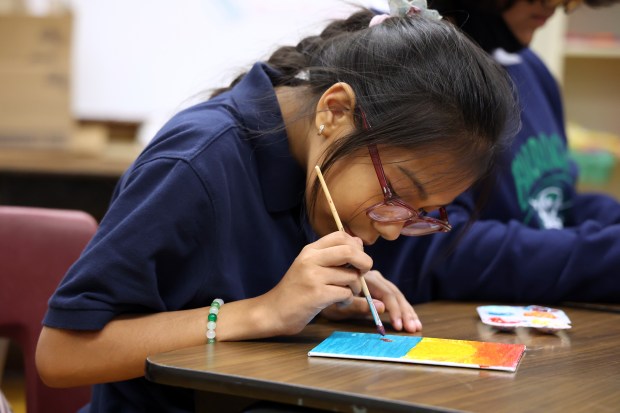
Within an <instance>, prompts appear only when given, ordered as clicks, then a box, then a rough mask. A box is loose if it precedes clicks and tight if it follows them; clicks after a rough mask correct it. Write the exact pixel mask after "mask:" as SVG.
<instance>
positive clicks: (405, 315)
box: [364, 271, 422, 332]
mask: <svg viewBox="0 0 620 413" xmlns="http://www.w3.org/2000/svg"><path fill="white" fill-rule="evenodd" d="M364 276H365V277H366V278H367V279H368V280H369V281H371V284H372V286H373V296H374V297H375V298H378V299H380V300H381V301H383V303H384V304H385V309H386V311H387V312H388V313H389V316H390V323H391V324H392V327H394V329H395V330H397V331H400V330H402V329H403V328H404V329H405V330H406V331H408V332H416V331H420V330H421V329H422V323H421V322H420V320H419V318H418V316H417V314H416V312H415V311H414V309H413V307H412V306H411V304H410V303H409V302H408V301H407V299H406V298H405V296H404V295H403V294H402V292H401V291H400V290H399V289H398V287H396V285H394V284H393V283H392V282H391V281H389V280H387V279H385V278H384V277H383V275H381V273H380V272H378V271H369V272H368V273H367V274H365V275H364Z"/></svg>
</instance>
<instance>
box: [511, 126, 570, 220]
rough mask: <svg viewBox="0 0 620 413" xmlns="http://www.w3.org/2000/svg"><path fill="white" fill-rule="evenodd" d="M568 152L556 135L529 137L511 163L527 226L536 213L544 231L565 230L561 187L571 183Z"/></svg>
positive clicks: (520, 205)
mask: <svg viewBox="0 0 620 413" xmlns="http://www.w3.org/2000/svg"><path fill="white" fill-rule="evenodd" d="M569 165H570V164H569V158H568V152H567V150H566V146H565V145H564V142H563V141H562V139H560V137H559V136H558V135H557V134H552V135H549V136H547V135H545V134H541V135H540V136H538V137H530V138H529V139H528V140H527V141H526V142H525V144H523V146H521V148H519V151H518V152H517V154H516V156H515V158H514V160H513V161H512V176H513V178H514V181H515V187H516V190H517V199H518V202H519V207H520V208H521V211H523V212H524V213H525V214H526V217H525V220H524V223H526V224H528V223H530V222H531V220H532V217H533V215H534V213H536V214H537V215H538V218H539V219H540V223H541V225H542V226H543V227H544V228H562V227H563V220H562V216H561V214H560V211H561V210H562V209H563V204H564V199H563V198H564V197H563V191H562V189H561V188H562V187H563V186H566V184H569V185H570V184H571V182H572V177H571V175H570V168H569Z"/></svg>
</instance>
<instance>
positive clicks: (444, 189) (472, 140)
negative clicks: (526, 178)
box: [36, 2, 518, 412]
mask: <svg viewBox="0 0 620 413" xmlns="http://www.w3.org/2000/svg"><path fill="white" fill-rule="evenodd" d="M402 3H403V2H400V4H401V5H402ZM406 5H407V7H404V8H402V9H401V8H399V7H394V8H393V10H392V14H391V15H390V16H387V17H382V18H380V19H373V16H374V13H372V12H371V11H370V10H367V9H362V10H360V11H358V12H356V13H355V14H353V15H352V16H351V17H349V18H348V19H345V20H338V21H335V22H333V23H331V24H330V25H329V26H327V28H326V29H325V30H324V31H323V32H322V33H321V34H320V35H319V36H313V37H310V38H306V39H304V40H302V41H301V42H300V43H299V44H298V45H296V46H290V47H289V46H286V47H282V48H280V49H278V50H277V51H275V53H274V54H273V55H272V56H271V57H270V59H269V60H268V61H267V62H259V63H256V64H255V65H254V66H253V67H252V68H251V70H250V71H249V72H247V73H245V74H244V75H242V76H239V77H238V78H237V79H236V80H235V81H234V82H233V84H232V85H231V86H230V87H228V88H224V89H222V90H218V91H217V93H216V94H215V96H214V97H212V98H211V99H210V100H208V101H206V102H203V103H200V104H197V105H195V106H193V107H191V108H189V109H187V110H184V111H182V112H181V113H179V114H177V115H175V116H174V117H173V118H172V119H171V120H170V121H169V122H168V123H167V124H166V125H165V126H164V127H163V128H162V130H161V131H160V132H159V133H158V134H157V136H156V137H155V138H154V139H153V140H152V142H151V143H150V144H149V145H148V146H147V148H146V149H145V150H144V152H143V153H142V154H141V155H140V156H139V157H138V159H137V160H136V161H135V163H134V164H133V165H132V167H130V169H129V170H128V171H127V172H126V173H125V174H124V175H123V177H122V178H121V180H120V182H119V184H118V187H117V188H116V191H115V194H114V197H113V199H112V201H111V204H110V207H109V210H108V212H107V213H106V215H105V217H104V218H103V220H102V221H101V223H100V226H99V229H98V231H97V233H96V234H95V236H94V238H93V239H92V241H91V242H90V243H89V245H88V246H87V247H86V249H85V251H84V252H83V254H82V256H81V257H80V258H79V260H78V261H77V262H76V263H75V264H74V265H73V266H72V268H71V269H70V270H69V272H68V274H67V275H66V276H65V278H64V279H63V281H62V282H61V284H60V286H59V287H58V289H57V291H56V292H55V293H54V295H53V296H52V297H51V299H50V302H49V308H48V312H47V314H46V316H45V319H44V327H43V329H42V332H41V335H40V338H39V343H38V347H37V353H36V361H37V367H38V369H39V373H40V375H41V377H42V379H43V380H44V382H46V383H47V384H48V385H50V386H55V387H63V386H75V385H85V384H95V385H94V386H93V398H92V401H91V403H90V406H87V407H85V408H84V411H90V412H103V411H105V412H118V411H123V412H133V411H136V412H144V411H167V412H173V411H174V412H189V411H194V397H193V394H192V392H191V391H190V390H188V389H180V388H173V387H168V386H163V385H158V384H155V383H152V382H149V381H147V380H146V379H145V378H144V377H143V375H144V361H145V359H146V357H147V356H148V355H150V354H155V353H161V352H166V351H170V350H174V349H178V348H183V347H189V346H194V345H200V344H204V343H211V342H213V341H215V340H216V339H217V340H225V341H230V340H246V339H257V338H263V337H271V336H278V335H289V334H295V333H297V332H299V331H301V330H302V329H303V328H304V327H305V326H306V325H307V323H309V322H310V321H311V320H312V319H313V318H314V317H315V316H317V315H318V314H319V313H320V314H322V315H323V316H325V317H328V318H332V319H336V318H337V319H341V318H346V317H356V316H357V317H359V316H368V315H369V306H368V304H367V302H366V301H365V299H364V298H363V297H361V296H359V295H360V289H361V287H360V278H359V276H360V274H364V277H365V279H366V281H367V283H368V287H369V289H370V292H371V293H372V296H373V297H374V298H375V305H376V307H377V310H378V311H379V312H386V313H387V314H388V315H389V319H390V323H391V325H392V327H393V328H394V329H395V330H403V331H406V332H409V333H413V332H416V331H419V330H420V328H421V324H420V322H419V320H418V318H417V316H416V314H415V311H414V310H413V308H412V306H411V305H410V304H409V303H408V302H407V300H406V299H405V297H404V296H403V294H402V293H401V292H400V291H399V290H398V289H397V288H396V287H395V286H394V284H393V283H391V282H389V281H387V280H386V279H385V278H383V277H382V276H381V275H380V274H379V273H378V272H376V271H369V270H371V268H372V259H371V257H370V256H369V255H368V254H366V253H365V252H364V247H365V246H369V245H371V244H373V243H374V242H376V241H377V239H379V238H386V239H390V240H392V239H396V238H398V237H399V236H400V235H412V236H415V235H422V234H430V233H435V232H441V231H449V230H450V224H449V222H448V219H449V217H448V216H446V215H445V211H444V209H443V207H442V206H443V205H446V204H449V203H451V202H452V201H453V200H454V199H455V198H456V197H457V196H458V195H459V194H461V193H462V192H464V191H465V190H466V189H467V188H469V187H470V186H471V185H472V184H473V183H474V182H476V181H477V180H478V179H479V177H481V176H483V175H484V174H485V173H486V171H487V169H488V167H489V165H491V164H492V163H493V158H494V157H495V156H496V154H497V153H498V151H500V150H501V148H503V147H504V146H505V144H506V139H508V137H509V136H510V135H512V134H513V133H514V130H515V129H516V127H517V125H518V112H517V106H516V103H515V100H514V97H513V95H512V87H511V84H510V79H509V78H508V76H507V75H506V73H505V72H504V70H503V69H502V68H501V67H500V66H499V65H498V64H497V63H496V62H494V61H493V60H492V59H491V58H490V57H489V56H488V55H487V54H486V53H484V52H483V51H482V50H480V49H479V48H478V47H477V46H476V45H475V43H473V42H471V41H470V40H469V39H467V37H466V36H465V35H464V34H463V33H462V32H461V31H460V30H458V29H457V28H456V27H455V26H454V25H452V24H449V23H446V22H445V21H442V20H440V19H439V18H438V16H437V15H436V13H432V11H429V10H426V9H424V8H421V7H418V6H414V5H409V4H406ZM412 45H414V46H415V47H412ZM315 165H320V166H321V169H322V170H323V174H324V176H325V180H326V182H327V185H328V187H329V188H330V192H331V194H332V196H333V201H334V204H335V206H336V208H337V210H338V212H339V215H340V218H341V219H342V221H343V223H344V229H345V230H346V231H339V230H338V229H339V227H338V226H337V225H336V223H335V221H334V217H333V216H332V213H331V210H330V207H329V204H328V202H327V201H326V198H325V197H324V194H323V193H322V192H321V187H320V185H319V181H318V180H317V174H316V173H315ZM435 209H439V210H440V217H439V218H431V217H428V216H427V214H426V212H427V211H432V210H435ZM205 335H206V337H205Z"/></svg>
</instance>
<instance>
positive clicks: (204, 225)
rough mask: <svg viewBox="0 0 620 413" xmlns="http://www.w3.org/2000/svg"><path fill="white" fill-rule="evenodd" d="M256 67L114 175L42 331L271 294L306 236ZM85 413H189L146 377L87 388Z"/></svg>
mask: <svg viewBox="0 0 620 413" xmlns="http://www.w3.org/2000/svg"><path fill="white" fill-rule="evenodd" d="M277 76H278V72H276V71H274V70H273V69H271V68H270V67H268V66H267V65H265V64H261V63H257V64H255V65H254V66H253V68H252V69H251V71H250V72H248V73H247V75H246V76H245V77H244V78H243V79H242V80H241V82H240V83H239V84H237V85H236V86H235V87H234V88H233V89H232V90H231V91H229V92H226V93H224V94H222V95H220V96H218V97H216V98H214V99H211V100H209V101H207V102H204V103H201V104H198V105H196V106H193V107H191V108H189V109H187V110H184V111H183V112H180V113H179V114H177V115H175V116H174V117H173V118H172V119H171V120H170V121H169V122H168V123H167V124H166V125H165V126H164V127H163V128H162V130H161V131H160V132H159V133H158V134H157V136H156V137H155V138H154V139H153V141H152V142H151V143H150V144H149V145H148V147H147V148H146V149H145V150H144V152H143V153H142V154H141V155H140V156H139V157H138V159H137V160H136V161H135V162H134V164H133V166H132V167H131V168H130V169H129V170H128V171H127V172H126V173H125V174H124V175H123V177H122V178H121V180H120V181H119V184H118V186H117V188H116V191H115V193H114V196H113V199H112V202H111V204H110V207H109V210H108V212H107V214H106V215H105V217H104V218H103V220H102V222H101V225H100V227H99V230H98V231H97V233H96V235H95V237H94V238H93V240H92V241H91V242H90V243H89V245H88V246H87V248H86V249H85V251H84V253H83V254H82V256H81V257H80V259H79V260H78V261H77V262H76V263H75V264H74V265H73V266H72V268H71V269H70V270H69V272H68V273H67V275H66V277H65V278H64V279H63V281H62V283H61V284H60V286H59V288H58V290H57V291H56V292H55V294H54V295H53V296H52V298H51V299H50V302H49V309H48V312H47V314H46V316H45V319H44V324H45V325H46V326H49V327H55V328H63V329H77V330H99V329H102V328H103V327H104V326H105V325H106V323H108V322H109V321H110V320H112V319H113V318H115V317H117V316H119V315H121V314H128V313H132V314H135V313H145V314H148V313H156V312H162V311H174V310H183V309H190V308H198V307H205V306H208V305H210V304H211V302H212V300H213V299H214V298H216V297H220V298H222V299H223V300H224V301H225V302H230V301H235V300H240V299H244V298H249V297H255V296H258V295H260V294H263V293H265V292H267V291H269V290H270V289H272V288H273V287H274V286H275V285H276V284H277V283H278V281H279V280H280V279H281V278H282V276H283V275H284V274H285V273H286V271H287V270H288V268H289V267H290V265H291V263H292V262H293V260H294V259H295V257H296V256H297V255H298V254H299V252H300V251H301V249H302V248H303V247H304V246H305V245H306V244H308V243H309V242H311V241H313V240H314V238H315V236H314V234H313V233H312V231H311V230H309V226H308V223H307V219H306V216H305V214H304V209H303V207H302V204H303V202H302V201H303V196H304V189H305V172H304V170H303V169H302V168H301V167H300V166H299V165H298V164H297V163H296V162H295V161H294V159H293V158H292V156H291V154H290V152H289V147H288V139H287V136H286V132H285V129H284V124H283V120H282V115H281V112H280V108H279V105H278V102H277V99H276V96H275V93H274V89H273V84H274V82H275V80H276V79H277ZM90 411H91V412H112V411H113V412H138V411H140V412H144V411H166V412H185V411H193V395H192V394H191V392H189V391H187V390H183V389H175V388H171V387H167V386H161V385H157V384H154V383H151V382H149V381H147V380H146V379H144V378H140V379H134V380H129V381H125V382H118V383H109V384H102V385H97V386H95V388H94V394H93V399H92V403H91V409H90Z"/></svg>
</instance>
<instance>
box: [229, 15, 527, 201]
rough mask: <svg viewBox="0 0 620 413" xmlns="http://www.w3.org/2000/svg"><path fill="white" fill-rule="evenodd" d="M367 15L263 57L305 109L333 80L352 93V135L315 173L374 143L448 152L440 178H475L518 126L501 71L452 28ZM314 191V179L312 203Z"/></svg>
mask: <svg viewBox="0 0 620 413" xmlns="http://www.w3.org/2000/svg"><path fill="white" fill-rule="evenodd" d="M373 16H374V13H373V12H372V11H370V10H366V9H362V10H361V11H359V12H357V13H355V14H353V15H352V16H350V17H349V18H348V19H346V20H338V21H334V22H332V23H331V24H330V25H329V26H327V28H326V29H325V30H324V31H323V32H322V33H321V34H320V35H319V36H314V37H309V38H306V39H303V40H302V41H301V42H300V43H299V44H298V45H297V46H295V47H282V48H280V49H278V50H276V51H275V53H274V54H273V55H272V56H271V58H270V59H269V60H268V63H269V64H270V65H271V66H273V67H275V68H276V69H279V70H280V71H281V72H282V77H281V79H280V82H279V84H278V85H276V86H280V85H292V86H297V85H303V86H305V87H306V88H307V89H306V90H307V92H308V95H309V99H308V108H309V112H310V110H312V109H313V108H314V107H315V106H316V103H317V102H318V99H319V98H320V96H321V95H322V94H323V93H324V91H325V90H327V89H328V88H329V87H330V86H332V85H333V84H335V83H337V82H345V83H347V84H348V85H350V86H351V88H352V89H353V91H354V92H355V96H356V112H355V120H356V124H357V128H356V131H354V132H353V133H351V134H350V135H348V136H346V137H343V138H342V139H339V140H337V141H336V142H337V143H336V144H334V145H331V146H330V149H329V150H328V152H327V153H325V158H324V162H323V165H321V167H322V169H323V172H324V173H325V174H327V172H328V171H329V168H330V167H331V166H332V165H333V164H334V163H335V162H336V161H337V160H338V159H341V158H344V157H347V156H352V155H353V154H355V153H356V152H359V150H360V149H365V148H367V146H368V145H369V144H376V145H379V146H381V145H385V146H387V147H395V148H400V149H404V150H406V151H410V153H415V154H416V156H419V157H424V156H427V155H429V154H448V155H449V159H450V162H449V164H447V165H446V168H445V176H449V177H452V178H454V177H456V175H459V177H460V179H464V178H465V179H466V178H474V179H476V178H479V177H481V176H483V175H484V174H485V173H486V172H487V171H488V168H489V166H490V165H491V163H492V161H493V159H494V158H495V156H496V154H497V153H498V151H499V150H501V149H502V147H503V143H505V142H504V139H503V138H505V137H506V136H507V135H509V134H511V133H512V132H515V131H516V125H518V120H517V118H518V112H517V109H516V107H517V106H516V103H515V101H514V95H513V90H512V87H511V85H512V84H511V82H510V80H509V78H508V76H507V74H506V73H505V71H504V70H503V69H502V68H501V67H500V66H499V65H498V64H497V63H495V62H494V61H493V60H492V59H491V58H490V57H489V56H488V55H487V54H486V53H485V52H484V51H483V50H482V49H480V48H479V47H478V46H477V45H475V44H474V43H473V42H472V41H470V40H469V39H468V38H467V37H466V36H465V35H464V34H463V33H462V32H461V31H460V30H459V29H458V28H456V27H455V26H454V25H452V24H449V23H446V22H443V21H437V20H432V19H429V18H425V17H423V16H421V15H414V16H412V17H391V18H389V19H387V20H385V21H384V22H383V23H381V24H379V25H376V26H373V27H368V24H369V22H370V19H371V18H372V17H373ZM300 75H303V76H300ZM238 80H239V78H238V79H237V80H236V81H238ZM236 81H235V82H233V83H236ZM221 91H222V90H220V91H218V93H221ZM361 111H363V113H365V116H366V118H367V121H368V123H369V124H370V125H371V128H370V129H369V130H365V129H364V127H363V125H362V118H361V116H360V114H361V113H362V112H361ZM442 183H445V180H444V181H443V182H442ZM317 193H318V183H317V182H315V186H314V188H313V189H312V199H313V200H315V199H316V196H317ZM313 202H314V201H313Z"/></svg>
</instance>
